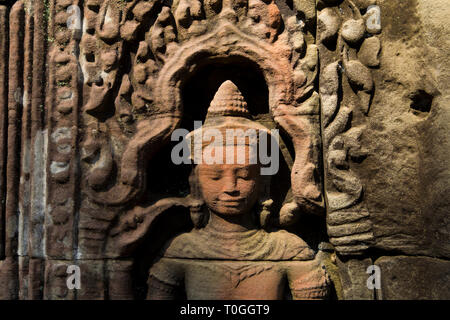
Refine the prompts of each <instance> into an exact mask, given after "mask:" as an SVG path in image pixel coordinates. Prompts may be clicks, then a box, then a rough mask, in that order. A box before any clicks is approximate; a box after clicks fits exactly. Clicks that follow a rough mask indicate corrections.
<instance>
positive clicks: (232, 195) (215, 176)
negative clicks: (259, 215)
mask: <svg viewBox="0 0 450 320" xmlns="http://www.w3.org/2000/svg"><path fill="white" fill-rule="evenodd" d="M229 148H230V147H229ZM229 148H224V149H229ZM231 148H233V149H234V151H235V152H236V153H235V154H238V152H245V151H246V150H245V147H242V146H233V147H231ZM223 154H224V158H225V152H224V153H223ZM224 162H225V161H224ZM197 170H198V171H197V175H198V181H199V184H200V189H201V192H202V195H203V199H204V201H205V202H206V205H207V206H208V207H209V209H210V210H212V211H213V212H215V213H217V214H221V215H239V214H246V213H248V212H249V211H250V210H251V209H252V208H253V206H254V205H255V202H256V200H257V199H258V195H259V185H260V183H259V179H260V166H259V165H258V164H251V163H250V161H249V156H248V153H247V154H246V157H245V162H244V163H243V164H239V163H234V164H227V163H224V164H206V163H204V164H199V165H198V168H197Z"/></svg>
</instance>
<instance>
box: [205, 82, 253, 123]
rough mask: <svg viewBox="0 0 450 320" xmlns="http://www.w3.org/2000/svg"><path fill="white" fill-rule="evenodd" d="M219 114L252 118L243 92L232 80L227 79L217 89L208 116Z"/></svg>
mask: <svg viewBox="0 0 450 320" xmlns="http://www.w3.org/2000/svg"><path fill="white" fill-rule="evenodd" d="M217 116H225V117H226V116H237V117H244V118H251V116H250V113H249V112H248V109H247V102H245V99H244V97H243V96H242V93H241V92H240V91H239V89H238V87H237V86H236V85H235V84H234V83H233V82H231V81H230V80H227V81H225V82H224V83H222V85H221V86H220V87H219V89H218V90H217V92H216V94H215V95H214V98H213V100H212V101H211V104H210V107H209V109H208V114H207V116H206V117H207V118H209V117H217Z"/></svg>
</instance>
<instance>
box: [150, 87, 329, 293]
mask: <svg viewBox="0 0 450 320" xmlns="http://www.w3.org/2000/svg"><path fill="white" fill-rule="evenodd" d="M249 117H250V114H249V112H248V110H247V104H246V102H245V101H244V98H243V97H242V95H241V93H240V91H239V90H238V88H237V87H236V86H235V85H234V84H233V83H232V82H231V81H226V82H224V83H223V84H222V85H221V86H220V88H219V90H218V92H217V94H216V95H215V96H214V99H213V101H212V102H211V106H210V108H209V110H208V114H207V116H206V122H205V124H204V126H203V127H202V128H200V129H197V132H193V133H192V135H193V136H194V137H195V136H196V135H205V134H206V132H208V130H218V131H219V132H223V133H224V134H225V132H226V130H233V129H235V130H242V132H247V130H255V132H257V131H263V132H265V130H267V129H265V128H264V127H262V126H261V125H258V124H257V123H255V122H253V121H252V120H249V119H248V118H249ZM194 140H195V138H194ZM203 140H205V139H202V137H200V141H203ZM249 140H250V137H249V139H247V141H246V139H245V137H244V138H243V139H241V140H240V141H239V139H237V138H236V139H233V141H232V142H231V145H230V144H227V142H225V143H223V141H220V142H219V143H215V142H216V141H213V142H211V141H209V143H208V142H203V143H202V146H201V148H202V151H201V152H202V153H203V152H205V154H204V156H206V155H207V154H211V153H216V154H217V153H218V154H219V155H220V156H223V160H224V161H219V162H220V163H215V162H212V163H211V164H208V163H209V162H206V163H205V160H203V163H199V164H197V165H196V166H195V168H194V169H193V179H192V180H191V190H193V191H194V190H198V191H197V192H198V193H199V194H198V195H197V196H200V197H199V199H197V200H199V201H204V202H205V208H195V209H194V210H195V212H193V213H191V215H192V218H193V220H194V224H195V225H196V228H195V229H194V230H192V231H190V232H187V233H183V234H181V235H178V236H176V237H175V238H173V239H171V240H170V241H169V242H168V244H167V245H166V246H165V249H164V251H163V255H162V257H159V259H158V261H157V262H156V264H155V265H153V267H152V268H151V270H150V275H149V289H148V290H149V292H148V297H149V298H150V299H173V298H176V297H177V296H180V295H181V296H183V292H180V290H183V288H185V290H186V292H185V294H186V296H187V298H189V299H253V300H255V299H282V298H284V297H285V294H286V293H285V289H286V288H285V287H289V289H290V290H288V293H289V294H290V296H291V297H292V298H294V299H321V298H326V297H327V294H328V291H329V288H328V286H329V285H330V280H329V277H328V275H327V274H326V271H325V270H324V269H322V267H323V268H325V267H324V266H321V265H320V261H317V259H315V258H316V255H315V252H314V251H313V250H312V249H311V248H310V247H309V246H308V245H307V244H306V242H304V241H303V240H302V239H301V238H299V237H297V236H296V235H294V234H290V233H288V232H286V231H270V232H267V231H265V230H264V229H263V228H266V229H270V225H269V224H270V222H269V216H270V203H271V202H273V200H271V199H266V198H267V196H263V194H264V191H265V188H264V184H265V183H264V181H263V179H262V177H261V173H260V169H261V168H260V164H258V163H256V162H255V163H252V161H251V157H252V155H251V153H252V152H256V151H255V150H254V149H253V148H252V142H251V141H249ZM253 144H257V142H255V141H253ZM211 146H212V147H211ZM208 148H210V149H212V150H211V151H205V150H208ZM228 153H231V155H232V157H234V158H235V159H233V160H235V161H231V163H227V162H226V161H225V160H226V159H227V156H229V155H228ZM239 154H242V155H245V159H244V161H241V163H238V161H237V157H238V155H239ZM218 160H221V159H220V158H219V159H218ZM195 193H196V191H194V193H193V196H194V197H195V196H196V195H195ZM191 210H192V209H191ZM205 220H206V225H202V223H204V221H205Z"/></svg>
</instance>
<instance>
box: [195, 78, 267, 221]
mask: <svg viewBox="0 0 450 320" xmlns="http://www.w3.org/2000/svg"><path fill="white" fill-rule="evenodd" d="M261 132H264V134H269V135H270V133H269V130H268V129H267V128H265V127H264V126H262V125H260V124H259V123H257V122H255V121H252V120H251V116H250V114H249V112H248V110H247V104H246V102H245V100H244V98H243V96H242V94H241V93H240V92H239V89H238V88H237V87H236V85H235V84H234V83H232V82H231V81H226V82H224V83H223V84H222V85H221V86H220V88H219V90H218V91H217V93H216V95H215V96H214V99H213V101H212V102H211V105H210V107H209V109H208V114H207V117H206V121H205V123H204V125H203V126H202V127H201V128H200V129H197V130H194V131H193V132H191V133H190V134H189V136H188V139H190V141H191V157H192V158H193V160H194V164H195V168H194V171H193V178H192V179H193V180H191V188H192V187H194V188H193V189H195V188H196V190H193V193H194V194H196V195H197V196H198V197H200V198H201V199H202V200H203V201H204V204H205V205H206V207H207V208H208V209H209V210H210V211H211V212H213V213H215V214H219V215H223V216H236V215H244V214H248V213H249V212H250V211H252V210H253V209H254V208H255V207H256V206H257V204H258V203H259V204H260V205H261V200H262V199H263V198H264V197H261V195H262V191H263V189H264V181H266V180H265V179H264V178H263V177H262V175H261V167H262V166H261V164H260V161H259V159H258V144H259V137H260V134H261ZM193 184H194V186H193ZM264 200H267V199H263V201H264Z"/></svg>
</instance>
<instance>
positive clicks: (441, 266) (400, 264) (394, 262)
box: [374, 256, 450, 300]
mask: <svg viewBox="0 0 450 320" xmlns="http://www.w3.org/2000/svg"><path fill="white" fill-rule="evenodd" d="M374 264H375V265H377V266H379V267H380V269H381V297H380V298H381V299H383V300H438V299H439V300H440V299H442V300H448V299H450V262H449V261H446V260H441V259H435V258H429V257H407V256H397V257H381V258H379V259H377V260H376V261H375V263H374Z"/></svg>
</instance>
